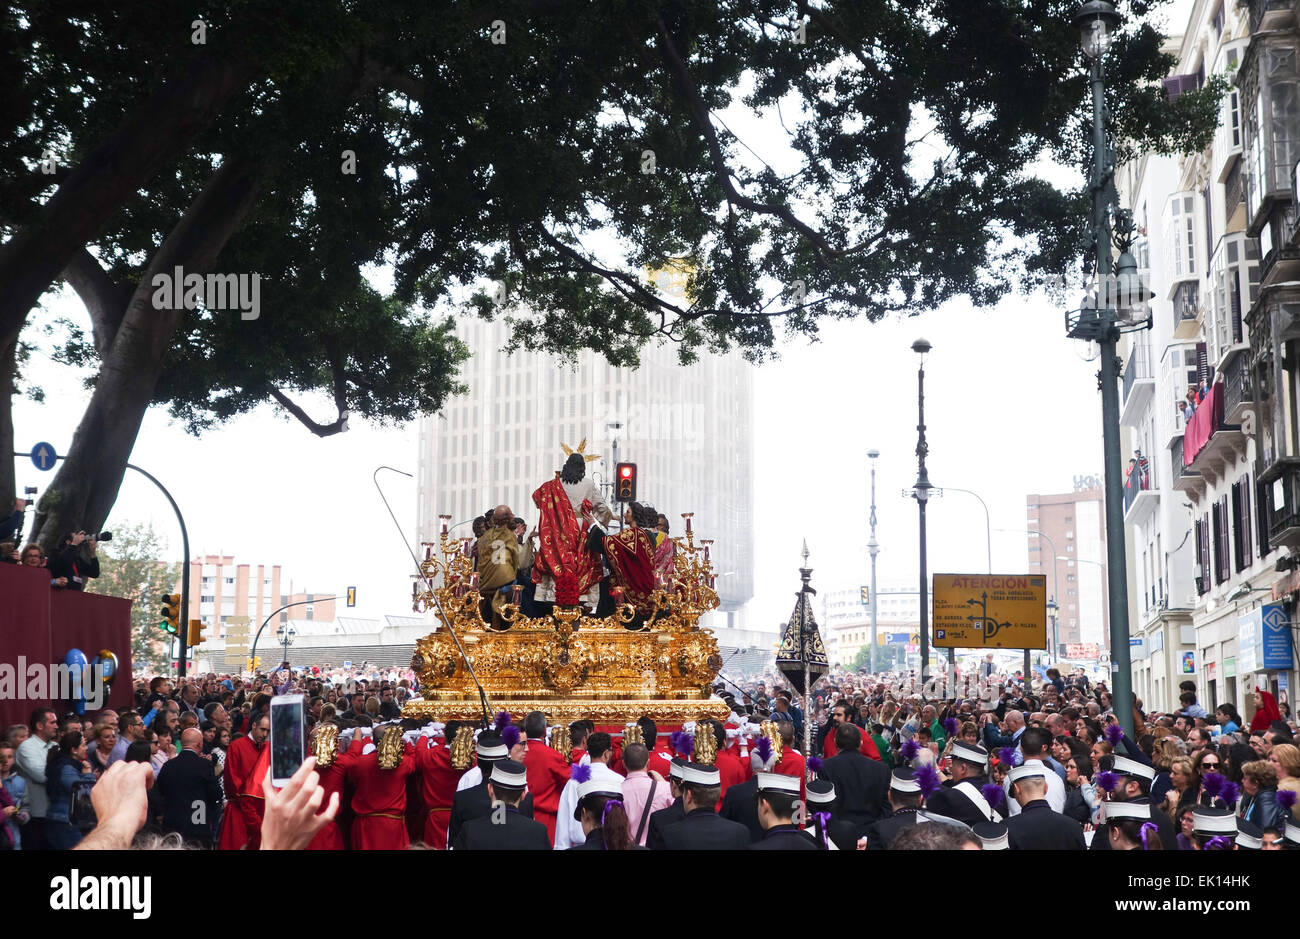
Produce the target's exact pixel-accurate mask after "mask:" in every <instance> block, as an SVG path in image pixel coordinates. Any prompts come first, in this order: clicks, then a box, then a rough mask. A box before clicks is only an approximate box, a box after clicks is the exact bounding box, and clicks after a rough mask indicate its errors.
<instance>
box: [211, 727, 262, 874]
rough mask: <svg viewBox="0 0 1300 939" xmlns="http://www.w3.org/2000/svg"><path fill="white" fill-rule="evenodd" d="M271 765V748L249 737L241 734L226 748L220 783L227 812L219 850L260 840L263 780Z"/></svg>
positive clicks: (237, 848) (233, 849) (222, 822)
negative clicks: (223, 788)
mask: <svg viewBox="0 0 1300 939" xmlns="http://www.w3.org/2000/svg"><path fill="white" fill-rule="evenodd" d="M270 765H271V748H270V747H268V746H266V745H265V744H263V745H262V747H261V749H258V748H257V747H256V746H255V745H254V744H253V741H252V738H250V737H240V738H239V739H237V740H235V741H234V742H233V743H231V745H230V749H229V750H227V751H226V769H225V772H224V774H223V775H222V784H223V785H224V787H225V792H226V811H225V813H224V814H223V815H222V817H221V838H220V840H219V841H218V842H217V844H218V846H219V847H220V848H221V850H222V851H238V850H239V849H240V848H242V847H244V846H245V845H247V846H248V847H250V848H257V847H258V846H259V845H260V844H261V843H262V812H263V810H264V809H265V808H266V796H265V794H264V793H263V792H262V781H263V780H264V779H265V778H266V772H267V770H268V769H269V768H270Z"/></svg>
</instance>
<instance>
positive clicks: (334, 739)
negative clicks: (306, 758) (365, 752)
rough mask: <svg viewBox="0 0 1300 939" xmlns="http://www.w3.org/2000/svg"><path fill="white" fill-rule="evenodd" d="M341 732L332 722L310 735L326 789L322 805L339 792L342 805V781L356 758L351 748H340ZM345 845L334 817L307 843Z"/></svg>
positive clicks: (323, 847)
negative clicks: (346, 749)
mask: <svg viewBox="0 0 1300 939" xmlns="http://www.w3.org/2000/svg"><path fill="white" fill-rule="evenodd" d="M338 736H339V728H338V725H337V724H334V723H329V722H327V723H324V724H321V725H320V726H318V727H317V728H316V729H315V730H314V731H312V735H311V754H312V756H314V757H316V772H317V774H318V775H319V776H320V784H321V788H323V789H324V790H325V798H324V800H323V801H322V802H321V804H322V805H329V803H330V796H331V795H332V794H334V793H336V792H337V793H338V794H339V805H342V804H343V783H344V781H345V780H346V778H347V772H348V767H349V766H350V765H351V764H352V763H353V762H354V761H355V759H356V757H355V755H354V754H352V753H350V752H348V751H344V752H342V753H340V752H339V750H338ZM346 847H347V844H346V843H345V842H344V840H343V832H342V831H341V830H340V829H339V826H338V820H337V818H335V819H331V820H330V821H329V822H327V823H326V825H325V827H323V828H322V829H321V830H320V831H318V832H316V837H314V838H312V840H311V843H310V844H308V845H307V850H308V851H342V850H344V849H345V848H346Z"/></svg>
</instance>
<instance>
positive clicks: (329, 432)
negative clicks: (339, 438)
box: [270, 385, 348, 437]
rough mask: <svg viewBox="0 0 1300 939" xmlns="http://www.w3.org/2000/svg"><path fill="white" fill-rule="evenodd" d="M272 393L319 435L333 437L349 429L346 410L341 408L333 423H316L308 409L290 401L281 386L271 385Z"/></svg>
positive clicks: (277, 400)
mask: <svg viewBox="0 0 1300 939" xmlns="http://www.w3.org/2000/svg"><path fill="white" fill-rule="evenodd" d="M270 395H271V397H272V398H273V399H274V400H275V402H276V403H277V404H279V405H280V407H282V408H284V409H285V410H286V411H288V412H289V413H290V414H292V415H293V416H294V417H296V418H297V419H298V421H299V423H301V424H302V425H303V426H304V427H306V428H307V429H308V430H310V431H311V432H312V433H313V434H315V435H316V436H317V437H332V436H334V435H335V434H340V433H342V432H343V431H345V430H347V429H348V412H347V411H346V410H340V411H339V416H338V419H337V420H335V421H334V422H333V423H331V424H318V423H316V421H314V420H312V419H311V417H309V416H308V414H307V412H306V411H304V410H303V409H302V408H300V407H298V405H296V404H294V403H293V402H292V401H290V400H289V398H288V396H286V395H285V393H284V392H283V391H281V390H280V389H279V388H276V387H275V386H274V385H272V386H271V390H270Z"/></svg>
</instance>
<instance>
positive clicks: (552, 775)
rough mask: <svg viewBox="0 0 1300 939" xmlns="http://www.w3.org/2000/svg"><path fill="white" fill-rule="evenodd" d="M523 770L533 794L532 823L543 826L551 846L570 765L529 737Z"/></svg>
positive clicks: (539, 741)
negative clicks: (556, 815) (538, 823)
mask: <svg viewBox="0 0 1300 939" xmlns="http://www.w3.org/2000/svg"><path fill="white" fill-rule="evenodd" d="M524 768H525V769H527V770H528V791H529V792H531V793H532V795H533V820H534V821H538V822H541V823H542V824H543V825H545V826H546V834H547V836H548V837H549V838H550V839H551V844H554V843H555V813H556V812H557V811H558V809H559V808H560V793H561V792H562V791H563V790H564V787H565V785H566V784H567V783H568V781H569V763H568V761H567V760H565V758H564V757H563V756H561V755H560V751H559V750H555V749H552V748H551V747H548V746H547V745H546V744H545V743H543V742H542V741H541V740H533V739H531V738H530V739H529V741H528V752H527V753H525V754H524Z"/></svg>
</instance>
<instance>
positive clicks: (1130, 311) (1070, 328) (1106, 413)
mask: <svg viewBox="0 0 1300 939" xmlns="http://www.w3.org/2000/svg"><path fill="white" fill-rule="evenodd" d="M1074 23H1075V25H1076V26H1077V27H1078V28H1079V36H1080V41H1081V43H1082V46H1083V52H1084V54H1085V55H1086V56H1087V57H1088V59H1089V73H1090V84H1091V86H1092V167H1091V173H1090V176H1089V181H1088V190H1089V193H1090V195H1091V196H1092V217H1091V219H1090V220H1089V229H1090V235H1091V242H1092V249H1093V253H1094V258H1095V263H1096V272H1095V273H1096V281H1095V285H1094V286H1095V287H1096V290H1095V293H1094V294H1093V296H1092V297H1091V300H1090V301H1085V302H1084V304H1083V306H1082V307H1081V308H1080V309H1078V310H1072V311H1070V312H1068V313H1067V314H1066V333H1067V334H1068V335H1069V336H1070V337H1071V338H1072V339H1083V340H1085V341H1091V342H1096V343H1097V344H1098V345H1099V347H1100V349H1101V375H1100V378H1101V428H1102V442H1103V448H1104V452H1105V468H1106V472H1105V475H1106V560H1107V565H1108V571H1107V574H1108V576H1107V587H1108V588H1109V589H1108V601H1109V609H1110V648H1111V689H1112V692H1113V697H1112V699H1111V700H1112V703H1113V704H1114V709H1115V714H1116V715H1117V716H1118V717H1119V721H1120V725H1121V726H1122V727H1123V729H1124V731H1125V732H1126V733H1127V734H1128V735H1129V736H1130V737H1132V735H1133V675H1132V672H1131V670H1130V669H1131V660H1130V657H1129V646H1128V631H1129V626H1128V599H1127V591H1128V583H1127V572H1126V567H1127V559H1126V558H1125V550H1124V503H1123V494H1122V490H1123V485H1124V483H1123V472H1122V469H1121V467H1120V449H1119V358H1118V357H1117V356H1116V354H1115V347H1116V343H1117V342H1118V340H1119V336H1120V333H1121V332H1122V331H1124V329H1125V328H1127V329H1128V330H1132V329H1136V328H1149V327H1150V325H1151V320H1150V317H1149V316H1148V317H1147V318H1146V319H1145V320H1143V321H1140V322H1135V317H1136V315H1137V314H1138V312H1139V310H1138V308H1139V307H1140V306H1141V304H1142V303H1143V302H1144V298H1143V296H1142V295H1141V293H1142V292H1141V291H1139V294H1138V295H1137V296H1134V295H1133V294H1132V293H1128V294H1126V295H1125V296H1119V295H1118V291H1117V290H1115V289H1114V288H1115V283H1114V280H1113V278H1112V270H1113V269H1112V266H1111V237H1112V236H1111V215H1112V210H1113V214H1114V216H1115V229H1116V232H1115V246H1116V247H1118V248H1119V251H1120V263H1119V265H1118V268H1117V269H1114V273H1116V274H1118V275H1119V276H1120V277H1121V278H1123V280H1124V282H1125V283H1126V284H1127V285H1128V287H1129V288H1131V287H1132V283H1131V282H1132V281H1133V280H1134V279H1135V277H1136V272H1137V265H1136V262H1134V261H1133V258H1132V255H1131V254H1130V253H1129V247H1130V245H1131V244H1132V241H1133V235H1134V232H1135V231H1136V226H1135V225H1134V222H1133V215H1132V213H1131V212H1127V211H1122V210H1120V209H1119V208H1118V201H1119V200H1118V197H1117V195H1116V192H1115V154H1114V151H1113V150H1112V148H1111V146H1110V143H1109V140H1108V138H1107V133H1106V99H1105V91H1106V87H1105V76H1104V70H1103V67H1102V59H1103V58H1104V57H1105V54H1106V51H1107V49H1109V48H1110V39H1111V35H1112V33H1113V32H1114V31H1115V30H1116V29H1117V28H1118V27H1119V24H1120V16H1119V14H1118V13H1117V12H1116V10H1115V5H1114V4H1113V3H1110V2H1109V0H1088V2H1087V3H1084V4H1083V5H1082V6H1081V7H1079V8H1078V10H1076V11H1075V14H1074Z"/></svg>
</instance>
